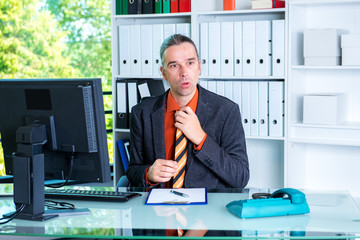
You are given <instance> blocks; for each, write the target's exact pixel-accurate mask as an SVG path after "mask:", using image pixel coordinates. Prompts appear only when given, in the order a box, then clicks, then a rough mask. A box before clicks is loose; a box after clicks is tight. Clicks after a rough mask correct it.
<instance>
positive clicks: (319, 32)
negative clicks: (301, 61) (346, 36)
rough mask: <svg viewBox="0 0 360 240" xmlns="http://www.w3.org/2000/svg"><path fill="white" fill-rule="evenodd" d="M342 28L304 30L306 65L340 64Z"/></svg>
mask: <svg viewBox="0 0 360 240" xmlns="http://www.w3.org/2000/svg"><path fill="white" fill-rule="evenodd" d="M345 32H346V31H344V30H341V29H308V30H305V31H304V58H305V65H330V66H333V65H340V59H341V47H340V37H341V34H343V33H345Z"/></svg>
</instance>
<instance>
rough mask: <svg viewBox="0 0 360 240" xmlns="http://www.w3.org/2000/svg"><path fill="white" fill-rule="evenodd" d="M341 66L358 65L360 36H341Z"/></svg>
mask: <svg viewBox="0 0 360 240" xmlns="http://www.w3.org/2000/svg"><path fill="white" fill-rule="evenodd" d="M341 51H342V65H345V66H349V65H360V34H345V35H341Z"/></svg>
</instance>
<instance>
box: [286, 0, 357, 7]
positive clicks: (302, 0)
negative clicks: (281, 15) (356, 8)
mask: <svg viewBox="0 0 360 240" xmlns="http://www.w3.org/2000/svg"><path fill="white" fill-rule="evenodd" d="M353 4H359V1H358V0H342V1H339V0H292V1H290V5H298V6H307V7H310V6H311V7H315V6H324V5H326V6H336V5H341V6H343V5H353Z"/></svg>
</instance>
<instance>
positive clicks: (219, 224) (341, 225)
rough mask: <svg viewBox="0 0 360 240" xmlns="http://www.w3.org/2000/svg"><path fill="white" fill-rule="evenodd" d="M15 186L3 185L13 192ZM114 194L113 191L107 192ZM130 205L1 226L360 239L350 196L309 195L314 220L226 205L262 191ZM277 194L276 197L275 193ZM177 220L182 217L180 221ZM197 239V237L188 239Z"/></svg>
mask: <svg viewBox="0 0 360 240" xmlns="http://www.w3.org/2000/svg"><path fill="white" fill-rule="evenodd" d="M9 188H12V186H11V185H9V184H1V185H0V193H1V190H3V191H4V190H5V191H8V189H9ZM107 189H109V188H107ZM133 190H136V191H137V192H140V193H141V194H142V196H141V197H136V198H133V199H131V200H129V201H128V202H125V203H114V202H92V201H69V200H66V201H67V202H71V203H74V204H75V205H76V207H78V208H89V209H90V210H91V214H90V215H79V216H62V217H57V218H53V219H51V220H48V221H45V222H35V221H27V220H19V219H15V220H13V221H11V222H9V223H7V224H4V225H0V238H1V237H4V235H13V236H43V237H54V238H57V237H59V238H67V237H71V238H107V239H109V238H111V239H174V238H176V237H166V236H165V231H166V229H176V228H177V227H179V225H180V224H181V228H183V229H185V230H187V232H188V233H192V234H201V233H203V232H206V235H205V236H204V238H206V237H208V238H209V239H243V238H246V239H250V238H262V239H264V238H269V239H270V238H271V239H274V238H275V239H300V238H312V239H317V238H318V239H355V238H360V211H359V209H358V207H357V206H356V204H355V202H354V201H353V199H352V197H351V196H350V195H349V194H348V193H347V192H320V191H303V192H304V193H305V194H306V198H307V202H308V204H309V207H310V214H308V215H294V216H282V217H267V218H257V219H240V218H238V217H237V216H235V215H234V214H232V213H230V212H229V211H228V210H227V209H226V207H225V205H226V204H227V203H229V202H231V201H234V200H239V199H247V198H250V197H251V194H252V193H254V192H258V191H259V190H256V189H245V190H243V191H241V190H239V191H238V192H237V191H236V189H230V190H227V191H231V192H225V189H224V190H223V191H222V190H217V192H212V191H211V190H208V204H207V205H176V206H171V205H170V206H168V205H167V206H165V205H161V206H150V205H144V203H145V200H146V197H147V194H148V193H147V192H141V191H140V190H141V189H133ZM270 192H272V191H270ZM0 206H1V207H0V214H5V213H8V212H11V211H13V210H14V204H13V199H12V197H11V196H9V197H6V196H3V195H2V197H1V198H0ZM177 215H179V216H181V217H180V218H176V217H177ZM186 238H187V239H196V237H194V238H192V237H186Z"/></svg>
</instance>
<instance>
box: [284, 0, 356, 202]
mask: <svg viewBox="0 0 360 240" xmlns="http://www.w3.org/2000/svg"><path fill="white" fill-rule="evenodd" d="M288 5H289V6H288V14H289V19H288V21H289V63H288V65H289V72H288V73H289V74H288V105H287V106H288V113H289V114H288V118H287V121H288V136H287V140H286V161H285V169H286V170H285V174H286V175H285V184H286V185H287V186H291V187H298V188H310V189H322V190H323V189H326V190H338V189H346V190H348V191H349V192H350V193H351V194H352V195H354V196H356V197H360V188H359V186H358V184H357V183H358V182H359V180H360V175H359V170H360V161H359V156H360V148H359V147H360V137H359V136H360V134H359V133H360V132H359V130H360V111H359V109H360V106H359V103H360V101H359V100H360V97H359V96H360V94H359V89H360V88H359V87H360V77H359V76H360V75H359V73H360V71H359V70H360V69H359V66H341V65H338V66H307V65H304V59H303V32H304V30H305V29H343V30H347V31H348V32H349V33H353V34H359V33H360V27H359V25H358V24H356V23H357V22H358V21H360V15H359V13H360V1H358V0H345V1H332V0H321V1H320V0H315V1H298V0H292V1H290V2H289V4H288ZM328 92H334V93H344V94H346V96H347V104H346V106H344V107H345V108H346V111H347V113H346V114H345V115H346V119H347V121H346V122H344V123H341V124H332V125H320V124H304V123H303V111H302V108H303V96H304V95H306V94H314V93H316V94H317V93H320V94H321V93H328Z"/></svg>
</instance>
